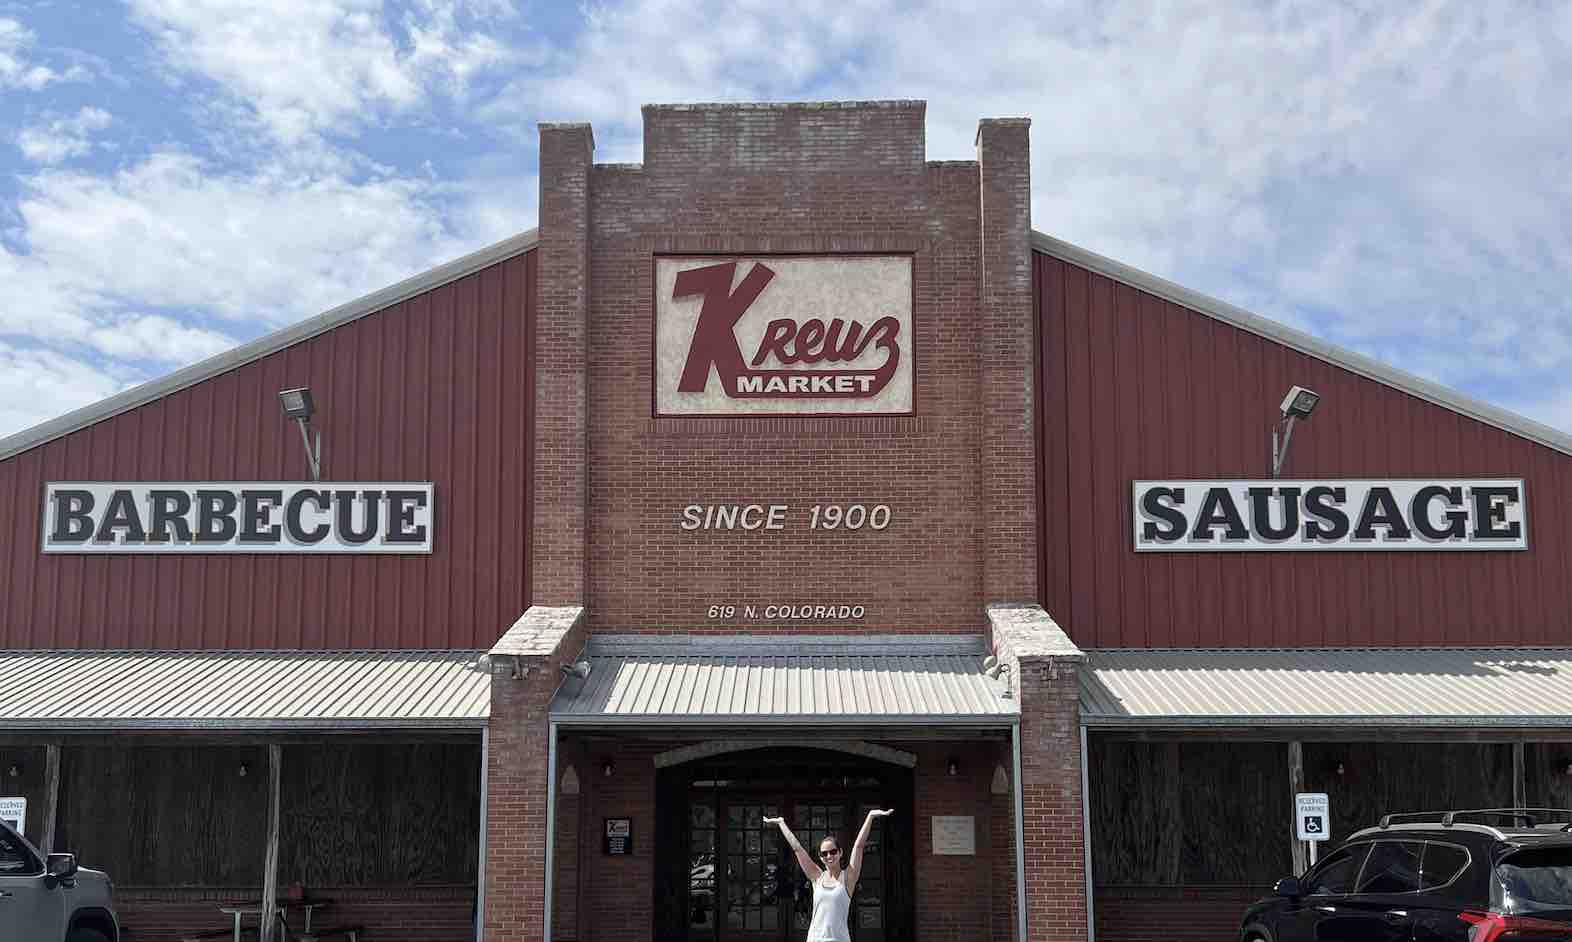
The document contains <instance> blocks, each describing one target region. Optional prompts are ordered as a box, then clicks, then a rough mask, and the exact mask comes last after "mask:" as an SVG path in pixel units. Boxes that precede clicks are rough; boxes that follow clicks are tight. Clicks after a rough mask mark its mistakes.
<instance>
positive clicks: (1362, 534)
mask: <svg viewBox="0 0 1572 942" xmlns="http://www.w3.org/2000/svg"><path fill="white" fill-rule="evenodd" d="M1376 527H1386V538H1387V541H1388V542H1395V541H1398V540H1406V539H1409V538H1410V537H1412V536H1413V535H1414V533H1413V531H1412V530H1410V529H1409V528H1408V523H1407V521H1405V520H1404V519H1403V510H1402V508H1401V507H1399V506H1397V498H1396V497H1393V496H1392V489H1391V488H1389V487H1372V488H1371V489H1370V493H1368V494H1366V495H1365V506H1364V508H1363V509H1361V510H1360V511H1359V524H1358V526H1356V527H1354V539H1356V540H1374V539H1375V538H1376V532H1375V528H1376Z"/></svg>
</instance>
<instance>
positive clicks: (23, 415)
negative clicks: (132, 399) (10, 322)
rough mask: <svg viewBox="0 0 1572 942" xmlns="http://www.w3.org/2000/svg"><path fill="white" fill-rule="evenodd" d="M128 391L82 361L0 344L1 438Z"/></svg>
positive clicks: (106, 374)
mask: <svg viewBox="0 0 1572 942" xmlns="http://www.w3.org/2000/svg"><path fill="white" fill-rule="evenodd" d="M128 385H130V384H129V383H127V382H125V381H123V380H121V379H117V378H116V377H114V376H111V375H109V374H108V373H107V372H105V371H104V370H102V369H100V368H98V367H96V366H93V365H92V364H91V363H87V362H84V361H83V360H80V359H76V358H73V357H68V356H63V355H61V354H59V353H56V352H54V351H51V350H45V349H27V348H22V347H17V346H14V345H12V344H8V343H6V342H5V341H3V340H0V435H5V434H8V433H9V432H12V431H17V430H20V429H24V428H27V427H29V426H32V425H36V424H37V423H39V422H42V421H44V420H46V419H49V418H51V417H53V416H57V415H61V414H63V413H66V412H70V411H71V410H72V409H79V408H81V407H82V406H85V405H90V404H92V403H94V402H97V401H99V400H100V399H106V398H108V397H110V396H113V395H114V394H115V393H118V392H120V391H121V390H123V389H125V388H126V387H127V386H128Z"/></svg>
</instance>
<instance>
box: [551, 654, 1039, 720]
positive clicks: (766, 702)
mask: <svg viewBox="0 0 1572 942" xmlns="http://www.w3.org/2000/svg"><path fill="white" fill-rule="evenodd" d="M986 655H987V651H986V649H985V647H984V642H983V639H982V637H981V636H979V635H919V636H905V635H902V636H892V635H876V636H864V637H861V638H858V637H848V636H845V635H837V636H824V635H798V636H785V637H775V638H768V637H758V636H719V637H699V636H632V635H611V636H606V635H600V636H596V637H594V638H593V639H591V641H590V642H589V646H588V647H587V648H586V650H585V655H584V660H586V661H588V662H589V664H590V675H589V677H587V678H583V679H580V678H577V677H571V676H570V677H568V678H567V679H566V680H565V681H564V682H563V684H562V687H561V688H560V689H559V690H558V691H557V696H556V698H555V699H554V700H553V701H552V704H551V719H552V720H553V721H555V722H558V723H561V724H563V725H573V726H600V727H612V728H618V727H627V726H639V725H643V726H657V727H670V726H709V727H723V726H732V727H761V726H772V727H787V726H791V727H805V726H830V725H833V726H869V725H876V726H880V727H885V726H894V725H909V726H948V727H956V726H963V727H974V728H982V727H992V728H1000V727H1009V726H1012V725H1014V724H1016V723H1018V722H1019V720H1020V709H1019V706H1018V703H1019V701H1018V700H1016V699H1015V698H1014V697H1011V696H1006V695H1005V691H1006V690H1007V684H1008V681H1007V680H1006V679H1005V678H998V679H996V678H991V677H989V676H987V674H985V673H984V672H983V658H984V657H986Z"/></svg>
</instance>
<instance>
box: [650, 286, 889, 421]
mask: <svg viewBox="0 0 1572 942" xmlns="http://www.w3.org/2000/svg"><path fill="white" fill-rule="evenodd" d="M911 411H912V260H911V257H910V256H908V255H846V256H828V257H821V258H799V257H775V256H768V257H760V258H724V259H723V258H714V257H705V258H669V257H660V258H657V259H655V412H656V414H657V415H750V414H761V413H764V414H780V413H799V414H824V413H863V414H884V415H888V414H892V413H895V414H900V413H909V412H911Z"/></svg>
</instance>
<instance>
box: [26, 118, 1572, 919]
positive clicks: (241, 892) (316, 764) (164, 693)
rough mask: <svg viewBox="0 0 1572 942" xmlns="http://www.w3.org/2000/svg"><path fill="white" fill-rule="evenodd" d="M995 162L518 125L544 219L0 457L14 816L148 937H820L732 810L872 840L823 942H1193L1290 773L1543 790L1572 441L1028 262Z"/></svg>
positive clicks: (1023, 219) (1409, 798)
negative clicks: (1298, 392)
mask: <svg viewBox="0 0 1572 942" xmlns="http://www.w3.org/2000/svg"><path fill="white" fill-rule="evenodd" d="M1029 132H1030V126H1029V123H1028V122H1027V121H1025V120H1023V119H990V120H983V121H981V122H980V123H979V126H978V134H977V155H976V159H975V160H971V161H954V162H934V161H928V160H927V159H926V153H925V150H926V147H925V128H924V107H923V104H922V103H921V102H906V101H898V102H852V103H828V104H793V105H676V106H651V107H647V108H646V109H645V111H644V157H643V160H642V162H641V163H638V164H628V165H618V164H598V163H596V162H595V160H594V138H593V132H592V129H591V128H590V127H588V126H587V125H543V126H542V127H541V130H540V225H539V228H538V229H537V230H532V231H530V232H526V233H523V234H522V235H520V236H518V237H516V238H514V239H511V240H508V241H506V242H503V243H500V244H498V245H496V246H493V247H491V248H489V249H486V250H483V251H482V252H479V253H476V254H475V255H473V256H469V257H467V258H465V259H460V260H458V261H456V262H453V263H451V264H448V265H445V266H442V267H440V268H437V269H434V270H432V271H430V272H427V273H425V274H423V275H420V276H417V277H416V278H414V279H411V280H410V281H408V282H405V283H402V284H400V285H395V286H392V287H390V288H388V289H386V290H384V291H382V292H378V293H376V294H373V295H371V296H368V297H367V298H364V299H361V300H359V301H356V302H352V303H351V304H348V305H345V306H344V307H342V308H339V309H335V310H333V311H329V312H327V313H325V314H323V315H321V316H319V317H317V318H314V319H312V320H309V321H306V322H303V323H301V324H299V325H297V326H295V327H292V328H289V329H288V330H286V331H283V332H281V333H279V334H276V335H273V336H270V337H266V338H263V339H261V340H259V341H257V342H255V343H252V344H249V345H246V346H244V347H241V348H239V349H237V350H235V351H233V352H231V353H229V354H226V355H224V356H221V357H218V358H216V359H215V360H212V361H208V362H206V363H202V364H198V365H196V366H194V367H191V368H189V369H187V370H184V371H181V372H179V373H176V374H174V375H172V376H170V377H168V378H166V379H165V380H161V381H158V382H155V383H152V384H149V385H148V386H146V387H141V388H139V389H136V390H132V391H130V392H128V393H125V394H122V395H121V396H118V397H116V398H114V399H111V400H108V401H106V402H104V403H101V404H99V405H97V406H94V407H90V408H88V409H85V410H82V411H81V412H79V413H75V414H72V415H68V416H65V417H63V418H61V419H59V420H55V421H53V422H49V423H46V424H44V425H42V426H39V427H38V428H36V429H31V430H28V431H26V432H23V433H21V434H19V435H16V436H13V437H11V438H9V439H6V440H3V441H0V541H3V544H4V547H5V552H4V554H3V560H4V562H3V563H0V648H3V649H4V650H3V652H0V774H4V775H5V776H6V778H4V779H0V792H3V795H0V799H3V798H5V797H10V798H14V799H21V800H22V805H21V807H22V808H23V811H22V814H23V816H24V819H23V820H22V824H23V830H24V831H25V832H26V833H27V834H28V835H29V837H31V838H33V839H34V841H35V843H38V844H39V845H40V846H41V847H44V848H47V849H59V850H71V851H74V852H76V853H78V855H79V856H80V858H81V859H82V861H83V863H84V864H85V865H88V866H99V865H101V866H104V867H106V868H107V869H109V870H110V872H111V873H112V875H113V876H114V878H115V881H116V884H117V886H118V887H119V888H120V900H119V905H120V909H121V913H122V921H123V922H124V923H125V924H126V925H128V926H130V927H131V931H132V937H133V938H161V937H170V938H175V937H179V936H180V935H181V934H182V933H191V932H195V931H198V930H200V929H204V928H213V927H215V926H221V925H223V924H225V922H226V921H227V919H228V918H229V917H228V916H227V915H224V914H222V913H221V912H220V910H222V909H226V908H235V907H236V906H240V907H242V908H245V907H246V906H248V905H250V904H252V903H254V904H255V909H256V911H257V912H256V914H255V916H254V917H253V918H254V919H255V920H259V921H260V923H261V924H262V925H264V926H265V927H267V928H266V931H267V932H268V933H269V934H271V933H272V932H273V931H274V930H273V928H272V927H274V926H275V925H276V923H275V922H274V919H275V916H274V913H275V911H277V910H283V911H284V912H285V913H286V916H288V917H289V918H298V917H299V911H300V905H301V903H302V902H304V901H322V902H323V906H322V907H321V908H320V910H319V912H318V914H317V915H318V918H319V919H325V920H327V921H328V923H329V924H334V925H339V926H357V927H360V928H362V929H363V930H364V931H363V934H362V936H361V937H362V938H368V939H380V938H389V939H407V940H432V942H437V940H441V942H448V940H458V939H469V938H479V937H482V936H483V937H485V938H491V939H515V938H517V939H533V938H546V939H556V940H586V942H587V940H595V942H603V940H619V939H641V940H644V939H658V940H695V942H699V940H702V942H765V940H770V942H787V940H802V939H803V938H804V937H805V930H806V927H807V915H808V909H809V905H810V899H811V897H810V895H809V890H808V887H807V886H806V883H805V881H803V880H802V879H800V878H799V876H798V874H797V872H796V866H795V863H794V862H793V861H792V859H791V857H790V855H789V854H788V853H787V851H786V848H785V846H784V844H783V843H782V842H781V840H780V839H779V836H778V835H777V834H776V833H775V832H774V831H773V830H772V829H770V828H768V827H766V826H764V825H763V823H762V819H763V818H764V817H767V816H776V815H780V816H783V817H785V818H786V819H787V820H788V822H789V823H790V824H791V825H792V827H793V828H794V829H795V831H796V833H797V834H798V835H799V836H800V837H801V838H802V839H803V841H804V843H805V844H808V845H810V846H816V843H817V841H818V840H820V839H821V838H822V837H823V836H825V835H828V834H835V835H837V836H839V838H840V839H841V841H842V842H843V843H846V844H848V845H849V843H850V841H851V840H852V838H853V837H854V836H855V835H856V833H857V830H858V827H859V825H860V824H861V823H862V821H863V819H864V816H865V815H866V812H867V810H868V809H869V808H873V807H888V808H893V809H895V812H896V813H895V815H893V816H892V817H890V818H887V819H884V821H883V822H882V823H880V824H879V825H877V826H876V827H875V828H874V830H873V832H872V840H871V843H870V847H869V855H868V858H867V866H866V870H865V873H864V876H863V878H862V881H861V884H860V887H859V890H858V893H857V898H856V903H855V906H854V907H853V911H852V920H851V921H852V927H853V932H854V938H856V939H857V940H859V942H885V940H890V942H893V940H902V939H922V940H925V942H927V940H975V939H979V938H988V939H995V940H1001V942H1002V940H1012V939H1033V940H1049V939H1083V938H1097V939H1105V940H1124V939H1129V940H1136V939H1150V938H1154V937H1155V936H1154V932H1156V931H1158V929H1159V927H1160V929H1161V932H1162V933H1163V937H1164V938H1173V939H1197V940H1199V939H1208V938H1217V937H1220V936H1226V935H1227V934H1228V933H1230V932H1232V931H1234V930H1235V929H1236V928H1237V920H1238V917H1239V915H1240V913H1241V911H1242V909H1243V906H1244V904H1245V903H1246V902H1247V901H1248V900H1249V899H1251V898H1253V897H1255V896H1259V895H1261V894H1262V893H1263V892H1265V891H1266V889H1267V888H1269V886H1270V884H1271V882H1272V881H1273V880H1274V879H1276V878H1277V877H1280V876H1284V875H1288V874H1289V873H1291V872H1296V871H1297V870H1300V869H1303V866H1304V865H1305V862H1306V859H1305V858H1306V854H1307V848H1306V846H1305V845H1304V844H1302V843H1300V842H1298V841H1296V840H1295V839H1294V836H1293V827H1292V825H1293V814H1292V808H1293V799H1294V795H1295V794H1296V793H1301V792H1319V793H1325V794H1327V795H1328V797H1329V801H1330V804H1331V809H1332V817H1331V821H1332V831H1333V833H1332V836H1333V837H1334V838H1335V837H1337V836H1339V835H1346V834H1347V833H1348V832H1349V830H1351V829H1352V828H1353V827H1355V826H1358V825H1360V824H1363V823H1367V822H1369V821H1371V820H1372V819H1373V818H1374V817H1375V816H1376V815H1378V814H1380V813H1383V812H1386V811H1398V810H1416V809H1424V808H1432V807H1443V806H1445V807H1459V806H1464V805H1468V806H1484V805H1492V806H1494V805H1506V804H1513V803H1515V804H1519V805H1522V804H1525V803H1536V804H1544V803H1549V802H1560V801H1564V800H1566V799H1572V784H1569V782H1572V780H1569V779H1568V777H1567V774H1566V770H1567V769H1568V768H1572V764H1569V763H1568V761H1567V759H1566V758H1565V756H1566V753H1565V750H1564V748H1563V746H1562V745H1560V744H1561V743H1562V742H1563V741H1564V740H1565V739H1566V738H1567V737H1566V730H1567V728H1568V726H1569V719H1568V717H1569V715H1572V694H1568V693H1566V692H1563V690H1562V687H1563V686H1565V685H1564V684H1563V682H1562V678H1564V677H1565V676H1566V671H1567V670H1568V669H1569V665H1572V658H1569V657H1568V656H1567V655H1566V654H1565V652H1564V651H1562V650H1559V649H1562V648H1564V647H1565V646H1566V645H1567V640H1566V637H1565V636H1566V633H1567V629H1568V622H1567V615H1566V612H1568V611H1569V610H1572V609H1569V605H1568V602H1572V598H1567V596H1568V595H1569V594H1572V580H1567V579H1565V578H1564V577H1563V573H1564V572H1565V570H1566V563H1567V556H1568V552H1569V546H1568V539H1569V537H1568V536H1567V535H1566V534H1567V532H1568V531H1567V528H1566V527H1563V526H1561V525H1560V523H1561V521H1560V515H1561V513H1562V511H1561V509H1560V508H1561V506H1562V505H1563V503H1565V499H1564V498H1562V497H1561V494H1562V492H1564V491H1565V490H1567V489H1568V488H1569V486H1572V464H1569V462H1568V459H1567V455H1568V454H1572V440H1569V439H1568V437H1567V436H1564V435H1562V434H1561V433H1558V432H1556V431H1554V430H1551V429H1548V428H1544V427H1542V426H1538V425H1535V424H1534V423H1532V422H1529V421H1527V420H1525V419H1522V418H1519V417H1516V416H1512V415H1509V414H1507V413H1504V412H1501V411H1499V410H1495V409H1493V408H1491V407H1488V406H1485V405H1482V404H1479V403H1474V402H1471V401H1469V400H1467V399H1465V398H1464V397H1461V396H1459V395H1457V394H1455V393H1452V392H1450V391H1448V390H1445V389H1441V388H1439V387H1435V386H1433V385H1430V384H1428V383H1426V382H1424V381H1422V380H1419V379H1417V378H1414V377H1411V376H1407V375H1405V374H1402V373H1400V372H1398V371H1396V370H1393V369H1391V368H1389V367H1386V366H1383V365H1382V364H1379V363H1375V362H1373V361H1370V360H1367V359H1364V358H1362V357H1360V356H1358V355H1355V354H1352V353H1349V352H1347V351H1341V350H1337V349H1335V348H1332V347H1329V346H1327V345H1325V344H1323V343H1321V342H1319V341H1317V340H1314V339H1313V338H1310V337H1307V336H1305V335H1302V334H1298V333H1296V332H1294V331H1291V330H1288V329H1287V328H1284V327H1281V326H1279V325H1275V324H1272V323H1271V322H1268V321H1265V320H1263V319H1261V318H1258V317H1255V316H1253V315H1251V314H1249V313H1247V312H1244V311H1240V310H1238V309H1235V308H1232V307H1229V306H1228V305H1226V304H1223V303H1222V302H1218V301H1216V300H1214V299H1210V298H1206V297H1203V296H1201V295H1198V294H1195V293H1193V292H1190V291H1187V290H1186V289H1184V288H1181V287H1179V286H1177V285H1173V284H1170V283H1168V282H1164V281H1162V280H1161V279H1157V278H1155V277H1153V276H1150V275H1147V274H1145V273H1143V272H1139V271H1136V270H1134V269H1131V268H1128V267H1127V266H1123V265H1121V264H1119V263H1117V262H1114V261H1112V260H1109V259H1105V258H1102V257H1100V256H1096V255H1094V254H1092V253H1089V252H1086V251H1084V250H1082V249H1079V248H1076V247H1074V246H1071V245H1068V244H1066V243H1063V242H1060V241H1058V240H1055V239H1053V238H1052V237H1050V236H1048V235H1045V234H1042V233H1038V232H1034V231H1033V230H1032V228H1031V213H1030V195H1031V187H1030V183H1031V181H1030V161H1029ZM1293 386H1300V387H1305V388H1308V389H1310V390H1314V391H1315V393H1317V394H1319V396H1320V397H1321V399H1323V400H1324V405H1322V406H1320V407H1319V408H1315V411H1314V419H1313V420H1311V419H1310V418H1308V417H1305V418H1299V419H1297V420H1296V421H1297V424H1294V423H1289V422H1287V421H1286V413H1285V411H1284V410H1285V409H1287V408H1288V407H1289V405H1290V404H1293V403H1297V400H1290V401H1289V402H1284V400H1283V394H1284V392H1285V391H1287V390H1289V389H1290V387H1293ZM303 387H304V388H309V389H310V390H311V395H310V397H309V400H307V401H306V404H302V401H301V400H300V399H299V398H298V397H296V398H293V399H290V400H288V401H287V402H286V403H285V404H286V406H287V407H288V408H289V409H290V410H291V411H292V412H293V413H295V415H298V416H299V419H298V420H297V419H296V418H294V417H292V416H291V417H286V415H284V414H281V412H280V409H279V401H280V400H279V398H278V394H279V393H280V392H281V391H285V390H296V389H299V388H303ZM1311 405H1312V406H1313V403H1312V404H1311ZM1296 407H1297V405H1296ZM1274 433H1275V434H1278V435H1281V436H1282V437H1283V438H1285V439H1286V440H1287V441H1288V442H1289V443H1290V444H1289V446H1288V448H1289V450H1288V454H1287V457H1286V459H1285V463H1284V466H1283V468H1282V473H1281V475H1280V476H1276V477H1274V476H1273V475H1272V474H1271V473H1270V470H1271V463H1272V442H1273V440H1274V439H1273V435H1274ZM317 440H320V442H321V445H320V460H319V464H320V467H319V468H318V469H316V470H317V473H316V474H315V475H313V473H312V465H313V463H314V462H312V461H309V460H308V452H309V451H310V450H312V449H313V448H314V447H315V446H314V445H313V444H312V443H313V442H315V441H317ZM1569 689H1572V688H1569ZM5 807H7V806H6V805H4V804H3V800H0V811H3V809H4V808H5ZM155 834H156V835H157V840H156V841H154V840H151V839H150V836H151V835H155ZM1262 835H1267V837H1265V838H1263V836H1262ZM1273 835H1275V837H1274V836H1273Z"/></svg>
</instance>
